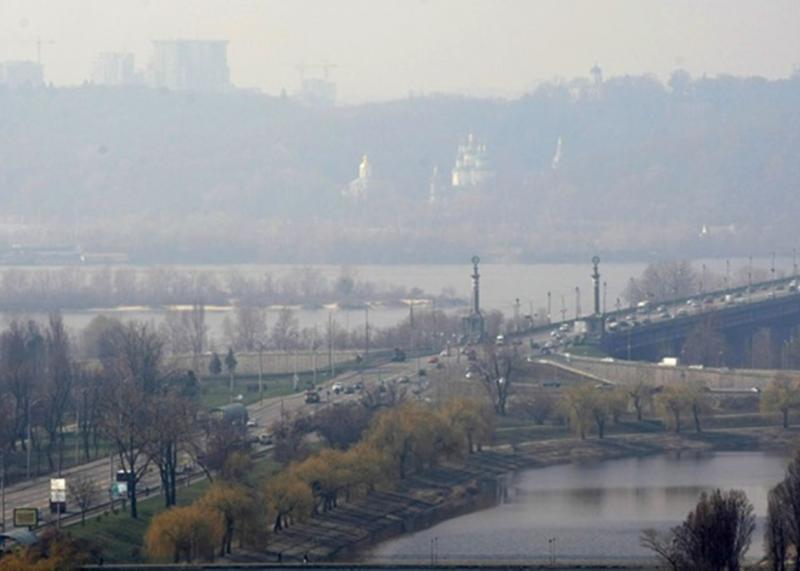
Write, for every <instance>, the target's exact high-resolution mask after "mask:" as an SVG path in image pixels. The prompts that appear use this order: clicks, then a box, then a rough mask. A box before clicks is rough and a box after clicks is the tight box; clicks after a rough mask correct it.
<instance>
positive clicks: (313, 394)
mask: <svg viewBox="0 0 800 571" xmlns="http://www.w3.org/2000/svg"><path fill="white" fill-rule="evenodd" d="M305 400H306V404H316V403H318V402H320V398H319V393H318V392H317V391H315V390H313V389H309V390H307V391H306V395H305Z"/></svg>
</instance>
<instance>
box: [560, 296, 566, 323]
mask: <svg viewBox="0 0 800 571" xmlns="http://www.w3.org/2000/svg"><path fill="white" fill-rule="evenodd" d="M566 320H567V300H566V298H565V297H564V294H561V321H566Z"/></svg>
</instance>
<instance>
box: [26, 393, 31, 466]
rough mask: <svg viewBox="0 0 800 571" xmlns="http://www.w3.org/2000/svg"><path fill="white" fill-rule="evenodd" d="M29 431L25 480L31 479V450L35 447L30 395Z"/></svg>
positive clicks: (29, 398)
mask: <svg viewBox="0 0 800 571" xmlns="http://www.w3.org/2000/svg"><path fill="white" fill-rule="evenodd" d="M27 408H28V415H27V416H28V418H27V420H28V422H27V424H28V430H27V440H28V441H27V443H26V444H27V447H26V448H27V449H26V451H25V452H26V468H25V479H26V480H30V479H31V448H32V447H33V443H32V441H31V397H30V395H28V407H27Z"/></svg>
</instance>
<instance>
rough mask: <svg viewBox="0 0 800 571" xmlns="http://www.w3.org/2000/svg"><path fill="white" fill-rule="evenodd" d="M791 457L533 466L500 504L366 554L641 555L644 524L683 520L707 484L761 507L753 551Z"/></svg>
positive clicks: (476, 557)
mask: <svg viewBox="0 0 800 571" xmlns="http://www.w3.org/2000/svg"><path fill="white" fill-rule="evenodd" d="M786 464H787V460H786V458H785V457H783V456H779V455H771V454H767V453H761V452H719V453H709V454H703V455H696V454H688V455H681V456H673V455H669V456H668V455H663V456H652V457H645V458H631V459H624V460H610V461H603V462H596V463H591V464H566V465H560V466H552V467H549V468H538V469H532V470H526V471H523V472H520V473H519V474H517V475H516V476H515V477H514V478H513V479H512V481H511V482H510V484H509V490H508V497H507V499H505V500H504V501H502V502H501V503H500V504H499V505H497V506H495V507H493V508H489V509H484V510H481V511H478V512H474V513H471V514H468V515H463V516H460V517H457V518H454V519H451V520H448V521H445V522H443V523H440V524H438V525H435V526H433V527H431V528H429V529H427V530H425V531H420V532H417V533H413V534H410V535H407V536H403V537H400V538H398V539H394V540H391V541H388V542H386V543H383V544H380V545H379V546H377V547H376V548H375V549H374V550H372V551H371V552H370V554H369V555H368V560H369V561H372V562H378V561H397V560H403V559H406V560H428V559H429V558H430V557H431V551H432V550H433V551H434V552H435V553H436V554H437V556H438V559H439V560H440V561H447V560H470V561H480V560H492V559H494V560H539V561H548V560H549V559H550V557H551V556H552V555H554V556H555V558H556V560H557V561H569V560H573V561H574V560H598V561H599V560H625V559H633V560H642V559H650V558H652V557H653V555H652V553H651V552H649V551H647V550H645V549H643V548H642V547H641V546H640V545H639V537H640V535H641V532H642V530H644V529H646V528H656V529H659V530H666V529H669V528H670V527H672V526H674V525H676V524H678V523H679V522H680V521H682V520H683V519H684V518H685V517H686V514H687V513H688V512H689V510H690V509H691V508H692V507H693V506H694V505H695V503H696V502H697V499H698V497H699V496H700V493H701V492H702V491H704V490H711V489H714V488H722V489H732V488H736V489H740V490H744V492H745V493H746V494H747V496H748V498H750V501H751V502H752V503H753V506H754V508H755V513H756V515H757V516H758V528H757V529H756V532H755V534H754V536H753V543H752V545H751V548H750V552H749V554H748V557H749V558H758V557H759V556H761V555H762V553H763V546H762V539H763V527H762V523H763V517H764V515H765V513H766V505H767V492H768V491H769V489H770V488H771V487H773V486H774V485H775V484H776V483H777V482H778V481H780V480H781V479H782V478H783V475H784V470H785V467H786Z"/></svg>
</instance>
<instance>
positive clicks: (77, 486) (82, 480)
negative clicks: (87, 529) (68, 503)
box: [67, 474, 100, 525]
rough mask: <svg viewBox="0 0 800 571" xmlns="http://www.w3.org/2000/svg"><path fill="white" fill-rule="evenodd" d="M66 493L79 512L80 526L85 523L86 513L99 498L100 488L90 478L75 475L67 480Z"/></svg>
mask: <svg viewBox="0 0 800 571" xmlns="http://www.w3.org/2000/svg"><path fill="white" fill-rule="evenodd" d="M67 491H68V492H69V495H70V497H71V498H72V500H73V501H74V502H75V504H76V505H77V506H78V508H80V510H81V525H84V524H85V523H86V512H87V511H88V510H89V508H91V507H92V506H93V505H94V504H95V503H97V500H98V499H99V497H100V486H99V485H98V483H97V482H96V481H94V480H93V479H92V478H91V477H89V476H85V475H82V474H77V475H75V476H72V477H71V478H69V480H68V482H67Z"/></svg>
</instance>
